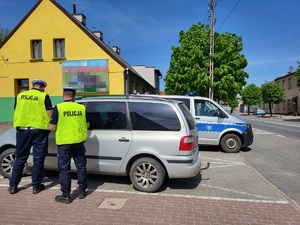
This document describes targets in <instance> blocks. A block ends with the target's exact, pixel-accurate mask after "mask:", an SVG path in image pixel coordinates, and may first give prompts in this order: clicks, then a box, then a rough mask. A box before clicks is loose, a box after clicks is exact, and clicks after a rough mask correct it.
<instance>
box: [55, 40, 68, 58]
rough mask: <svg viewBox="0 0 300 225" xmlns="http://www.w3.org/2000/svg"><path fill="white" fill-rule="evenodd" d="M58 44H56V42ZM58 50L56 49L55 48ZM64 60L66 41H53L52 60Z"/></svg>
mask: <svg viewBox="0 0 300 225" xmlns="http://www.w3.org/2000/svg"><path fill="white" fill-rule="evenodd" d="M58 41H60V43H58V44H57V42H58ZM58 45H59V46H60V48H57V46H58ZM65 58H66V40H65V39H64V38H55V39H53V59H65Z"/></svg>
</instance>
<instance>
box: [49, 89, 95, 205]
mask: <svg viewBox="0 0 300 225" xmlns="http://www.w3.org/2000/svg"><path fill="white" fill-rule="evenodd" d="M75 95H76V90H75V89H74V88H72V87H65V88H63V97H64V102H62V103H59V104H57V105H56V106H55V107H54V108H53V113H52V117H51V120H50V125H49V129H50V130H51V131H55V132H56V133H55V140H56V145H57V149H58V154H57V157H58V168H59V182H60V184H61V191H62V194H61V195H58V196H56V197H55V201H57V202H62V203H66V204H68V203H71V201H72V199H71V197H70V195H71V159H72V158H73V159H74V162H75V165H76V168H77V177H78V186H79V187H78V189H79V199H83V198H85V197H86V189H87V169H86V162H87V161H86V156H85V146H84V142H85V140H86V138H87V129H88V127H89V122H88V119H87V115H86V109H85V106H84V105H81V104H79V103H76V102H75V101H74V98H75Z"/></svg>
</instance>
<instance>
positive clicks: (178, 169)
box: [166, 152, 201, 179]
mask: <svg viewBox="0 0 300 225" xmlns="http://www.w3.org/2000/svg"><path fill="white" fill-rule="evenodd" d="M190 157H191V156H189V157H186V156H184V157H182V156H180V159H178V160H176V161H174V160H167V165H166V168H167V172H168V175H169V178H170V179H175V178H190V177H194V176H196V175H197V174H198V173H199V172H200V171H201V154H200V152H198V158H197V160H196V161H195V162H194V163H192V164H191V163H188V161H189V160H190Z"/></svg>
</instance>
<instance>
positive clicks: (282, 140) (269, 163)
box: [239, 116, 300, 204]
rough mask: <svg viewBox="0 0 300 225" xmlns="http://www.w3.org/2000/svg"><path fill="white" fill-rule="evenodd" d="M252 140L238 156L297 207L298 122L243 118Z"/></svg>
mask: <svg viewBox="0 0 300 225" xmlns="http://www.w3.org/2000/svg"><path fill="white" fill-rule="evenodd" d="M246 119H247V120H248V121H250V122H251V124H252V127H253V130H254V134H255V139H254V143H253V144H252V145H251V146H250V148H249V149H246V150H244V151H241V152H240V153H239V155H240V156H241V157H243V158H244V159H245V161H246V162H248V163H249V164H250V165H251V166H252V167H254V168H255V169H256V170H257V171H258V172H259V173H260V174H261V175H262V176H264V178H266V179H267V180H268V181H270V182H271V183H272V184H273V185H274V186H276V187H277V188H278V189H279V190H281V191H282V192H284V193H285V194H286V195H287V196H288V197H289V198H291V199H293V200H294V201H296V202H297V203H298V204H300V191H299V187H300V163H299V162H300V154H299V153H300V122H298V121H297V120H294V121H282V120H279V119H272V118H268V117H267V118H262V117H253V116H249V117H246Z"/></svg>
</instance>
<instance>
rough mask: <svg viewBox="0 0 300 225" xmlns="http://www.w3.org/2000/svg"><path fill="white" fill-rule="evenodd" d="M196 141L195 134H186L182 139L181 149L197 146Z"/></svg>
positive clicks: (190, 148) (186, 149)
mask: <svg viewBox="0 0 300 225" xmlns="http://www.w3.org/2000/svg"><path fill="white" fill-rule="evenodd" d="M195 145H196V141H195V137H194V136H193V135H189V136H184V137H182V138H181V139H180V145H179V151H190V150H193V149H194V148H195Z"/></svg>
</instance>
